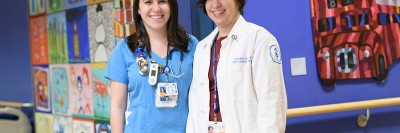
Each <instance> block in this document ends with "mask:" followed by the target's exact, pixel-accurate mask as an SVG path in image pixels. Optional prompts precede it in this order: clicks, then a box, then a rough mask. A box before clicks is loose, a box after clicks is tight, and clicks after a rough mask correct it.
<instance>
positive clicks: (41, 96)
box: [36, 81, 49, 108]
mask: <svg viewBox="0 0 400 133" xmlns="http://www.w3.org/2000/svg"><path fill="white" fill-rule="evenodd" d="M46 90H47V88H45V86H44V85H43V83H42V82H40V81H38V83H37V85H36V91H37V93H36V96H37V99H38V106H41V107H44V108H48V107H49V102H48V100H49V96H48V94H47V91H46Z"/></svg>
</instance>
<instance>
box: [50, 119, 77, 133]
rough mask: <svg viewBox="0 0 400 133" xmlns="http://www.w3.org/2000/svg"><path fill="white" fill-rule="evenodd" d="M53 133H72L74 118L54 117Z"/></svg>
mask: <svg viewBox="0 0 400 133" xmlns="http://www.w3.org/2000/svg"><path fill="white" fill-rule="evenodd" d="M53 118H54V120H53V126H52V128H53V132H54V133H72V117H70V116H62V115H53Z"/></svg>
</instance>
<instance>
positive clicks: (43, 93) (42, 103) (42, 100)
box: [33, 66, 51, 113]
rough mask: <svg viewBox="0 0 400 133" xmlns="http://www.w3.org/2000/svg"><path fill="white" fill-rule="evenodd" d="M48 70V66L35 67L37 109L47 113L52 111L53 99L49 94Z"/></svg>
mask: <svg viewBox="0 0 400 133" xmlns="http://www.w3.org/2000/svg"><path fill="white" fill-rule="evenodd" d="M48 71H49V69H48V67H47V66H34V67H33V75H34V76H33V77H34V90H35V103H36V111H39V112H46V113H50V112H51V99H50V96H49V95H50V88H49V86H48V84H49V81H48V79H49V78H48V76H49V75H48V74H49V72H48Z"/></svg>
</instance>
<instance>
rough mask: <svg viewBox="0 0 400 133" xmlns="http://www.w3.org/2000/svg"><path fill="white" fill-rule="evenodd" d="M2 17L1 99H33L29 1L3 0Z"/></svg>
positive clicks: (0, 40)
mask: <svg viewBox="0 0 400 133" xmlns="http://www.w3.org/2000/svg"><path fill="white" fill-rule="evenodd" d="M0 18H1V21H0V75H1V76H0V101H15V102H24V103H26V102H30V103H33V98H32V96H33V89H32V78H31V77H32V76H31V66H30V46H29V31H28V4H27V1H26V0H6V1H2V2H1V4H0Z"/></svg>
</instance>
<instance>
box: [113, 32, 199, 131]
mask: <svg viewBox="0 0 400 133" xmlns="http://www.w3.org/2000/svg"><path fill="white" fill-rule="evenodd" d="M190 39H191V41H190V42H189V46H188V50H189V52H179V51H174V52H172V53H170V54H172V59H170V60H169V62H168V65H169V66H170V65H171V67H172V69H173V71H174V72H175V73H177V71H178V69H179V65H180V57H181V54H183V60H182V66H181V73H182V72H184V73H185V74H184V75H183V76H182V77H180V78H175V77H171V76H168V80H169V83H177V85H178V93H179V94H178V104H177V106H176V107H174V108H157V107H156V106H155V95H156V94H155V89H156V87H157V85H155V86H151V85H149V83H148V75H145V76H142V75H140V74H139V67H138V65H137V64H136V55H135V54H133V53H132V52H131V51H130V49H129V48H128V44H127V43H126V40H125V39H124V40H122V41H121V42H119V43H118V44H117V45H116V47H115V49H114V51H113V53H112V55H111V57H110V59H109V61H108V64H107V68H106V71H105V77H106V78H108V79H110V80H114V81H117V82H120V83H124V84H127V85H128V99H129V101H128V102H129V104H128V106H127V111H126V112H125V117H126V118H127V120H126V123H125V129H124V130H125V131H124V132H125V133H154V132H157V133H184V132H185V131H186V120H187V115H188V110H189V109H188V93H189V88H190V84H191V82H192V75H193V72H192V69H193V56H194V52H195V49H196V45H197V43H198V40H197V39H196V38H195V37H194V36H192V35H190ZM151 57H152V59H153V61H155V62H156V63H158V64H163V65H164V66H165V65H166V61H167V57H163V58H161V57H159V56H158V55H156V54H155V53H154V52H151ZM146 60H147V62H148V63H150V61H149V57H148V56H147V57H146ZM171 62H172V63H171ZM179 74H180V73H179ZM179 74H177V75H179ZM157 81H158V83H159V82H165V75H164V74H159V75H158V79H157Z"/></svg>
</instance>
